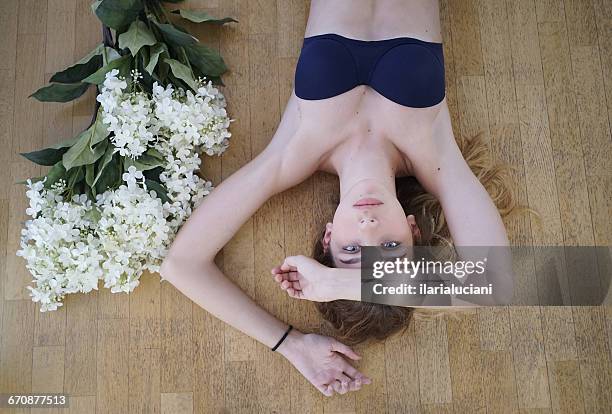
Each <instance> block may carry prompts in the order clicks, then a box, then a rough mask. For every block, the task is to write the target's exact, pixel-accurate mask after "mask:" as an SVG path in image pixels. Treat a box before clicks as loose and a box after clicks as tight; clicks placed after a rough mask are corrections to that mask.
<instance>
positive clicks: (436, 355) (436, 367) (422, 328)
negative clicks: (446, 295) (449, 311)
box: [415, 317, 452, 404]
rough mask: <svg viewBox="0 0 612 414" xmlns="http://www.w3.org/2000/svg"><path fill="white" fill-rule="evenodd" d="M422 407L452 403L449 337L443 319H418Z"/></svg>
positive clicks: (417, 336) (416, 326)
mask: <svg viewBox="0 0 612 414" xmlns="http://www.w3.org/2000/svg"><path fill="white" fill-rule="evenodd" d="M415 329H416V338H417V358H418V361H419V388H420V394H421V404H440V403H450V402H452V386H451V376H450V364H449V360H448V338H447V329H446V321H445V320H444V318H443V317H432V318H430V319H428V320H427V319H423V320H415Z"/></svg>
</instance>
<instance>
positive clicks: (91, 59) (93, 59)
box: [49, 44, 104, 83]
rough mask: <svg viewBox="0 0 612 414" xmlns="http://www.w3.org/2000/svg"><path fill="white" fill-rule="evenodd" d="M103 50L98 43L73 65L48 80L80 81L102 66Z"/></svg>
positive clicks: (60, 81) (61, 81) (62, 81)
mask: <svg viewBox="0 0 612 414" xmlns="http://www.w3.org/2000/svg"><path fill="white" fill-rule="evenodd" d="M103 50H104V46H103V45H102V44H99V45H98V46H96V47H95V48H94V49H93V50H92V51H91V52H89V53H88V54H87V55H86V56H85V57H83V58H82V59H81V60H79V61H78V62H76V63H75V64H74V65H72V66H70V67H68V68H66V69H64V70H63V71H61V72H57V73H56V74H55V75H53V76H52V77H51V79H49V82H58V83H76V82H80V81H82V80H83V79H85V78H86V77H87V76H89V75H91V74H92V73H94V72H95V71H96V70H98V69H99V68H100V67H101V66H102V51H103Z"/></svg>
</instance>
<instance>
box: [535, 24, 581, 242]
mask: <svg viewBox="0 0 612 414" xmlns="http://www.w3.org/2000/svg"><path fill="white" fill-rule="evenodd" d="M538 33H539V38H540V48H541V56H542V68H543V73H544V85H545V90H546V103H547V108H548V121H549V127H550V134H551V143H552V148H553V157H554V160H555V174H556V178H557V187H558V188H564V189H565V190H564V191H563V192H559V193H558V195H559V211H560V214H561V223H562V225H563V238H564V244H565V245H592V243H593V227H592V224H591V220H590V217H588V216H587V215H585V214H584V212H585V211H590V209H589V203H588V200H589V195H588V187H587V183H586V174H585V166H584V162H583V158H582V143H581V141H580V131H579V127H578V122H579V120H578V117H577V108H576V98H575V95H574V91H573V74H572V69H571V60H570V55H569V45H568V41H567V30H566V28H565V25H564V24H563V23H556V22H555V23H541V24H539V25H538Z"/></svg>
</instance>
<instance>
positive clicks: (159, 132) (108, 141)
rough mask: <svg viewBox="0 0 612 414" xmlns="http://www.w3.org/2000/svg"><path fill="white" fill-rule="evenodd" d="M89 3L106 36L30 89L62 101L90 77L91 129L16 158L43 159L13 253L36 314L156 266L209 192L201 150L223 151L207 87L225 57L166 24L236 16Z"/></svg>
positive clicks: (214, 94)
mask: <svg viewBox="0 0 612 414" xmlns="http://www.w3.org/2000/svg"><path fill="white" fill-rule="evenodd" d="M179 1H180V0H179ZM177 2H178V1H172V2H171V3H177ZM92 10H93V12H94V13H95V14H96V16H97V17H98V18H99V19H100V20H101V22H102V25H103V38H104V42H103V43H101V44H100V45H98V46H97V47H96V48H94V49H93V50H92V51H91V52H90V53H89V54H88V55H87V56H85V57H83V58H82V59H81V60H79V61H78V62H77V63H75V64H74V65H72V66H70V67H69V68H67V69H65V70H63V71H61V72H58V73H56V74H55V75H53V76H52V77H51V79H50V82H51V83H50V85H48V86H45V87H43V88H41V89H39V90H38V91H36V92H35V93H33V94H32V96H33V97H34V98H36V99H38V100H40V101H45V102H68V101H70V100H73V99H76V98H78V97H79V96H81V95H82V94H83V93H85V91H86V90H87V89H88V88H89V87H90V86H91V85H94V86H95V87H96V88H97V92H98V94H97V97H96V108H95V111H94V116H93V119H92V122H91V125H90V126H89V127H88V128H87V129H86V130H85V131H83V132H81V133H80V134H78V135H77V136H76V137H74V138H72V139H70V140H68V141H64V142H61V143H59V144H56V145H53V146H51V147H48V148H45V149H42V150H38V151H33V152H29V153H22V154H21V155H23V156H24V157H26V158H27V159H29V160H31V161H33V162H35V163H37V164H39V165H44V166H50V167H51V168H50V169H49V171H48V173H47V174H46V175H45V176H43V177H36V178H32V179H27V180H25V181H22V182H21V183H22V184H25V185H26V187H27V191H26V195H27V197H28V199H29V208H28V209H27V210H26V213H27V214H28V215H29V216H31V219H29V220H27V221H26V222H25V225H24V228H23V230H22V235H21V248H20V250H19V251H18V252H17V255H18V256H22V257H23V258H24V259H25V260H26V266H27V268H28V270H29V271H30V273H31V274H32V275H33V277H34V280H33V283H34V286H28V289H29V290H30V295H31V297H32V300H33V301H35V302H39V303H40V311H41V312H44V311H49V310H55V309H57V308H58V307H59V306H61V305H62V299H63V298H64V297H65V295H66V294H69V293H76V292H89V291H91V290H92V289H97V288H98V281H99V280H100V279H102V280H103V281H104V287H105V288H110V289H111V291H112V292H128V293H129V292H131V291H133V290H134V288H135V287H136V286H138V283H139V278H140V276H141V274H142V273H143V271H144V270H149V271H152V272H158V271H159V267H160V265H161V262H162V260H163V258H164V257H165V254H166V252H167V250H168V248H169V245H170V244H171V242H172V240H173V239H174V236H175V234H176V232H177V231H178V229H179V228H180V226H181V224H182V223H183V222H184V221H185V220H186V219H187V218H188V217H189V216H190V214H191V212H192V211H193V210H194V209H195V208H196V207H197V206H198V205H199V203H200V202H201V201H202V199H203V197H204V196H206V195H207V194H208V193H209V192H210V191H211V189H212V183H211V182H209V181H207V180H205V179H203V178H201V177H200V176H198V175H197V172H198V170H199V168H200V164H201V159H200V155H201V154H202V153H205V154H207V155H219V154H221V153H223V152H224V151H225V149H226V148H227V146H228V139H229V137H230V136H231V134H230V132H229V131H228V127H229V124H230V122H231V121H232V120H231V119H230V118H229V117H228V115H227V113H226V110H225V106H226V102H225V97H224V96H223V94H222V93H221V92H220V91H219V89H218V88H217V86H219V85H223V83H222V80H221V75H222V74H223V73H224V72H225V71H226V70H227V68H226V66H225V63H224V62H223V59H222V58H221V56H220V55H219V54H218V53H217V52H215V51H214V50H212V49H210V48H208V47H206V46H204V45H203V44H201V43H200V42H199V41H198V40H197V39H196V38H195V37H193V36H192V35H190V34H189V33H188V31H187V30H186V29H185V28H183V27H181V26H180V25H179V24H177V23H176V22H175V21H174V20H177V19H180V18H183V19H187V20H190V21H193V22H198V23H211V24H218V25H222V24H225V23H228V22H236V20H234V19H232V18H222V19H216V18H214V17H212V16H210V15H208V14H207V13H205V12H201V11H189V10H184V9H183V10H175V11H173V12H170V13H169V12H168V11H167V10H166V9H165V8H164V7H163V6H162V3H161V2H160V1H158V0H102V1H96V2H94V3H93V4H92ZM173 15H174V18H173V17H172V16H173ZM177 15H178V16H177ZM113 31H114V34H113ZM113 38H115V39H116V40H115V41H113Z"/></svg>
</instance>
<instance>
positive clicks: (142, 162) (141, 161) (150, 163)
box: [123, 152, 165, 171]
mask: <svg viewBox="0 0 612 414" xmlns="http://www.w3.org/2000/svg"><path fill="white" fill-rule="evenodd" d="M164 164H165V160H160V159H158V158H155V157H153V156H151V155H149V154H147V153H146V152H145V153H144V154H142V155H141V156H140V157H138V158H136V159H135V160H134V159H131V158H129V157H126V158H124V165H123V170H124V171H127V170H128V168H129V167H130V166H132V165H133V166H134V167H136V169H137V170H140V171H146V170H152V169H153V168H156V167H161V166H163V165H164Z"/></svg>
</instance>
